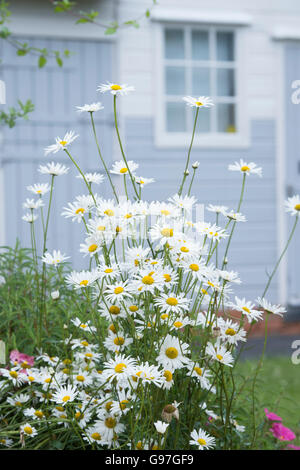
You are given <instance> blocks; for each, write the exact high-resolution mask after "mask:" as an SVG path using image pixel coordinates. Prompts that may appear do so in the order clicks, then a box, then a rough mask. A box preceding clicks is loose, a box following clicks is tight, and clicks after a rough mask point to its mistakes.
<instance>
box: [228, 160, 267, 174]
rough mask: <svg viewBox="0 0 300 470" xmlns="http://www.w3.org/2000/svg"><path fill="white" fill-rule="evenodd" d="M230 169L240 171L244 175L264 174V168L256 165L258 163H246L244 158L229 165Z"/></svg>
mask: <svg viewBox="0 0 300 470" xmlns="http://www.w3.org/2000/svg"><path fill="white" fill-rule="evenodd" d="M228 170H230V171H240V172H241V173H243V174H244V175H251V174H254V175H258V176H260V177H261V176H262V168H259V167H257V166H256V163H253V162H250V163H246V162H245V161H244V160H243V159H242V158H241V159H240V161H239V162H234V165H228Z"/></svg>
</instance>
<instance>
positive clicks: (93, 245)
mask: <svg viewBox="0 0 300 470" xmlns="http://www.w3.org/2000/svg"><path fill="white" fill-rule="evenodd" d="M100 249H101V242H99V241H98V239H97V238H96V237H94V236H92V237H87V238H86V239H85V243H80V250H79V251H80V253H84V256H87V255H89V256H90V257H92V256H94V255H95V254H97V253H98V252H99V251H100Z"/></svg>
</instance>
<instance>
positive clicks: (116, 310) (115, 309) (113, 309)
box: [109, 305, 121, 315]
mask: <svg viewBox="0 0 300 470" xmlns="http://www.w3.org/2000/svg"><path fill="white" fill-rule="evenodd" d="M120 311H121V309H120V307H118V306H117V305H112V306H111V307H109V312H110V313H111V314H112V315H119V313H120Z"/></svg>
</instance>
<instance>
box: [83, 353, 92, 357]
mask: <svg viewBox="0 0 300 470" xmlns="http://www.w3.org/2000/svg"><path fill="white" fill-rule="evenodd" d="M85 357H93V354H92V353H86V354H85Z"/></svg>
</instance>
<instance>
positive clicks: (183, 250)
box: [180, 246, 190, 253]
mask: <svg viewBox="0 0 300 470" xmlns="http://www.w3.org/2000/svg"><path fill="white" fill-rule="evenodd" d="M180 251H182V253H188V252H189V251H190V250H189V249H188V248H187V247H186V246H182V247H181V248H180Z"/></svg>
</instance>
